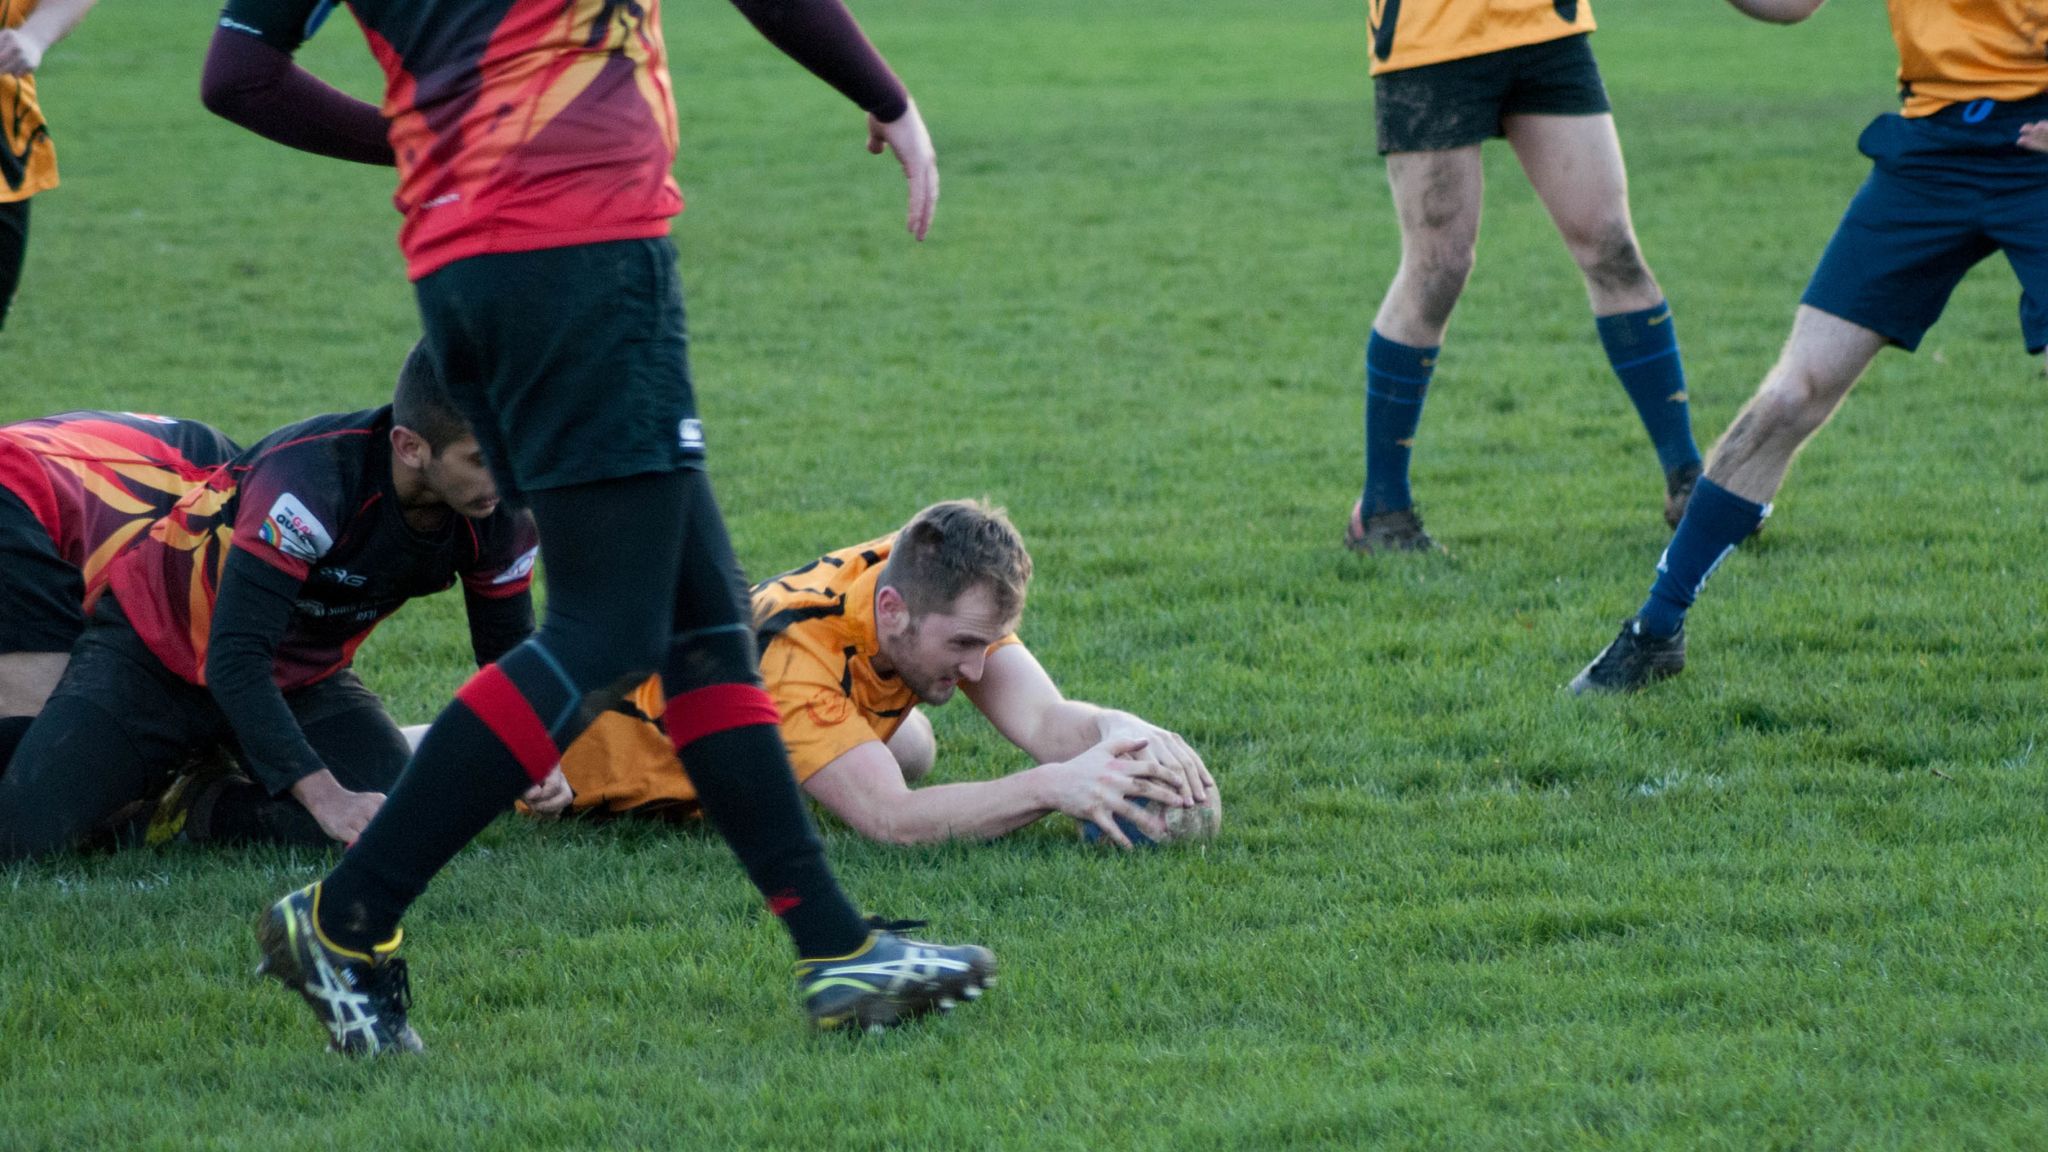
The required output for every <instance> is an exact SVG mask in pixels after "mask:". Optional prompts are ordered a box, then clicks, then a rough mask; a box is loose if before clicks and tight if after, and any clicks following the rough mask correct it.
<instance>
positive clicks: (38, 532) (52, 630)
mask: <svg viewBox="0 0 2048 1152" xmlns="http://www.w3.org/2000/svg"><path fill="white" fill-rule="evenodd" d="M83 631H85V578H84V577H82V576H80V575H79V573H78V569H76V568H73V567H72V566H71V564H70V563H69V562H68V561H66V560H65V559H64V558H63V557H62V556H59V555H58V554H57V546H56V545H55V544H53V543H51V541H50V534H49V533H48V532H47V531H45V530H44V529H43V525H42V521H40V520H37V519H36V517H35V513H33V512H30V511H29V510H28V505H26V504H24V503H22V502H21V498H20V497H19V496H16V495H15V494H14V493H13V492H11V491H9V490H7V489H6V488H0V656H4V655H6V654H8V653H11V652H69V651H71V646H72V645H73V644H75V643H77V642H78V636H79V633H81V632H83Z"/></svg>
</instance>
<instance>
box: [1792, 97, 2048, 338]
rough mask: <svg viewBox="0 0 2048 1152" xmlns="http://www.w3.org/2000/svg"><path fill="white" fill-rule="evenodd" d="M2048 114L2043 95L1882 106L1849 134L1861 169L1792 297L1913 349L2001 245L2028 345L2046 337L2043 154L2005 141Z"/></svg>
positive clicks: (2047, 217) (2047, 219)
mask: <svg viewBox="0 0 2048 1152" xmlns="http://www.w3.org/2000/svg"><path fill="white" fill-rule="evenodd" d="M2042 119H2048V95H2044V96H2036V97H2034V98H2032V99H2029V100H2021V101H2015V102H2013V103H2009V104H1997V103H1994V102H1992V101H1989V100H1979V101H1974V102H1972V103H1970V104H1956V105H1951V106H1949V107H1947V108H1944V109H1942V110H1941V111H1940V112H1937V113H1935V114H1934V115H1932V116H1924V117H1919V118H1916V119H1911V120H1908V119H1906V118H1905V117H1903V116H1897V115H1885V116H1880V117H1878V118H1877V119H1876V120H1873V121H1871V124H1870V127H1868V128H1865V129H1864V130H1863V136H1862V138H1861V139H1860V140H1858V141H1857V145H1856V146H1857V148H1858V149H1859V150H1860V151H1861V152H1862V153H1863V154H1864V155H1865V156H1868V157H1870V159H1871V162H1872V167H1871V171H1870V178H1869V179H1867V180H1865V181H1864V182H1863V187H1862V188H1861V189H1859V190H1858V191H1857V193H1856V198H1855V199H1854V200H1852V201H1850V202H1849V211H1848V212H1847V213H1846V214H1844V215H1843V217H1842V223H1841V224H1840V226H1838V227H1837V228H1836V229H1835V235H1834V238H1833V239H1832V240H1830V241H1828V247H1827V251H1826V252H1824V253H1822V254H1821V258H1820V266H1819V267H1818V268H1815V269H1814V272H1813V281H1812V282H1811V283H1809V284H1808V285H1807V286H1806V294H1805V295H1804V296H1802V297H1801V298H1800V302H1801V303H1803V304H1807V305H1810V306H1812V307H1814V308H1818V309H1820V310H1821V311H1823V312H1826V313H1829V314H1831V315H1834V316H1839V317H1841V318H1842V319H1844V320H1847V321H1849V322H1851V323H1854V324H1860V325H1862V326H1863V327H1865V328H1868V329H1870V330H1872V331H1874V332H1876V333H1878V334H1879V335H1881V336H1883V337H1884V338H1885V339H1887V340H1889V341H1891V342H1892V343H1894V344H1897V345H1898V346H1899V347H1901V348H1904V349H1906V350H1907V351H1909V352H1910V351H1912V350H1913V349H1915V348H1917V347H1919V346H1920V339H1921V337H1923V336H1925V335H1926V334H1927V330H1928V329H1929V328H1931V327H1933V326H1934V322H1935V320H1937V319H1939V318H1940V316H1941V310H1942V309H1943V308H1945V307H1947V305H1948V298H1949V294H1950V293H1952V292H1954V291H1955V287H1956V285H1957V284H1958V283H1960V282H1961V281H1962V278H1963V275H1964V273H1967V272H1968V271H1969V270H1970V269H1971V268H1974V267H1976V265H1977V264H1978V262H1979V261H1981V260H1983V259H1984V258H1986V257H1988V256H1990V255H1991V254H1993V253H1995V252H2004V253H2005V258H2006V260H2007V262H2008V263H2010V264H2011V265H2012V270H2013V271H2014V272H2015V273H2017V274H2018V276H2019V279H2020V287H2021V289H2022V293H2021V297H2020V307H2019V311H2020V333H2021V335H2022V336H2023V337H2024V338H2025V339H2026V344H2027V350H2028V351H2029V352H2040V351H2041V350H2042V349H2043V347H2044V346H2048V155H2043V154H2041V153H2037V152H2029V151H2027V150H2026V149H2023V148H2021V147H2019V145H2017V144H2015V143H2014V140H2015V139H2016V138H2017V137H2018V136H2019V128H2020V125H2022V124H2026V123H2029V122H2031V121H2035V120H2042Z"/></svg>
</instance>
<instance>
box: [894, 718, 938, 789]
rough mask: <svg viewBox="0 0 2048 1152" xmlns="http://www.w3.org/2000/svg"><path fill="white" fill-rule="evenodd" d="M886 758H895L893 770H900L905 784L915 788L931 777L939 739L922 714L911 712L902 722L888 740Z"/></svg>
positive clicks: (936, 761) (935, 761) (936, 757)
mask: <svg viewBox="0 0 2048 1152" xmlns="http://www.w3.org/2000/svg"><path fill="white" fill-rule="evenodd" d="M889 754H890V755H891V756H894V757H895V758H896V766H897V767H899V768H901V769H903V782H904V783H905V784H908V785H910V786H912V787H916V786H917V785H918V784H920V783H922V782H923V781H924V778H925V777H927V776H929V775H931V774H932V766H933V765H934V764H936V763H938V759H939V739H938V736H937V735H936V734H935V733H933V731H932V722H931V721H930V720H929V719H927V718H926V717H925V714H924V713H923V712H920V711H918V710H916V709H912V710H911V712H910V715H909V716H907V717H905V718H904V720H903V726H902V727H901V728H898V729H896V734H895V735H894V736H891V737H889Z"/></svg>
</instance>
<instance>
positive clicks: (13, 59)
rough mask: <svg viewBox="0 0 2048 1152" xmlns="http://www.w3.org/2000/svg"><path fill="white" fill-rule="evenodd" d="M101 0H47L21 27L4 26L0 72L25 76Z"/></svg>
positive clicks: (1, 32)
mask: <svg viewBox="0 0 2048 1152" xmlns="http://www.w3.org/2000/svg"><path fill="white" fill-rule="evenodd" d="M97 2H98V0H43V2H42V3H41V4H38V5H36V10H35V11H33V12H31V13H29V14H28V19H26V20H23V21H22V22H21V27H19V28H8V29H4V30H0V76H25V75H27V74H28V73H30V72H33V71H35V70H36V66H37V65H39V64H41V63H42V62H43V53H45V52H48V51H49V50H50V45H52V44H55V43H56V42H57V41H59V40H62V39H63V38H65V37H66V36H69V35H71V30H72V29H73V28H76V27H78V22H79V21H80V20H83V19H85V14H86V13H87V12H89V11H91V10H92V6H93V5H94V4H95V3H97Z"/></svg>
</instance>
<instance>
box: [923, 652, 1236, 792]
mask: <svg viewBox="0 0 2048 1152" xmlns="http://www.w3.org/2000/svg"><path fill="white" fill-rule="evenodd" d="M962 690H963V691H965V692H966V693H967V697H968V699H970V700H972V701H974V706H975V707H977V708H979V709H981V712H982V715H984V716H987V717H988V719H989V723H991V724H994V725H995V726H996V731H998V732H1001V733H1002V734H1003V738H1004V739H1006V740H1008V741H1009V742H1010V743H1012V744H1015V745H1016V746H1017V747H1019V748H1022V749H1023V750H1024V751H1025V752H1026V753H1028V754H1029V755H1030V756H1031V758H1032V759H1034V760H1037V761H1039V762H1040V763H1045V762H1048V761H1053V760H1064V759H1066V758H1068V757H1070V756H1073V755H1076V754H1077V753H1079V752H1080V751H1082V750H1083V749H1086V748H1089V747H1091V746H1093V745H1095V744H1098V743H1100V742H1102V741H1104V740H1117V739H1121V740H1142V741H1144V742H1145V744H1146V755H1147V756H1148V757H1149V758H1150V759H1153V760H1155V761H1157V762H1159V763H1160V764H1161V765H1162V766H1164V767H1166V768H1167V769H1168V770H1170V771H1171V772H1172V773H1173V774H1174V776H1175V778H1176V779H1177V780H1178V781H1180V790H1181V791H1182V792H1183V793H1184V794H1185V795H1186V797H1187V799H1188V802H1189V803H1190V804H1196V805H1200V804H1207V803H1208V802H1209V800H1210V798H1211V797H1212V796H1213V795H1214V794H1215V792H1216V781H1215V779H1214V778H1213V777H1212V776H1210V775H1209V769H1208V766H1207V765H1204V764H1203V763H1202V758H1201V757H1200V756H1198V755H1196V754H1195V750H1194V749H1193V748H1190V747H1188V742H1187V741H1185V740H1183V739H1181V738H1180V736H1179V735H1178V734H1177V733H1174V732H1169V731H1167V730H1166V729H1164V728H1161V727H1158V726H1157V725H1154V724H1150V723H1147V722H1146V721H1144V720H1142V719H1140V718H1138V717H1136V716H1133V715H1132V714H1130V713H1129V712H1118V711H1114V710H1112V709H1108V708H1101V707H1098V706H1096V705H1094V704H1088V703H1085V702H1083V701H1080V700H1069V699H1067V698H1066V697H1065V696H1063V695H1061V694H1060V690H1059V686H1058V685H1056V684H1054V683H1053V682H1052V677H1051V676H1048V675H1046V672H1045V668H1044V667H1043V666H1042V665H1040V664H1039V662H1038V658H1037V657H1036V656H1033V655H1032V654H1031V650H1030V649H1028V648H1026V647H1024V646H1023V645H1022V644H1005V645H1003V646H1002V647H1001V648H998V649H996V650H995V651H994V652H991V653H989V657H988V665H987V667H986V668H984V669H983V671H982V674H981V679H980V681H978V682H976V683H971V684H967V685H965V686H964V687H963V689H962Z"/></svg>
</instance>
